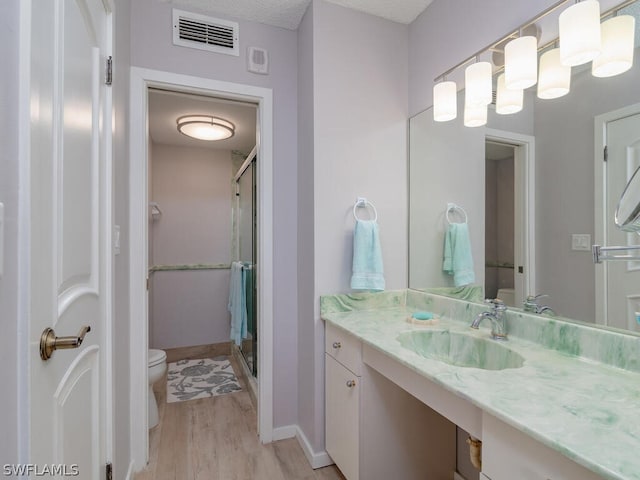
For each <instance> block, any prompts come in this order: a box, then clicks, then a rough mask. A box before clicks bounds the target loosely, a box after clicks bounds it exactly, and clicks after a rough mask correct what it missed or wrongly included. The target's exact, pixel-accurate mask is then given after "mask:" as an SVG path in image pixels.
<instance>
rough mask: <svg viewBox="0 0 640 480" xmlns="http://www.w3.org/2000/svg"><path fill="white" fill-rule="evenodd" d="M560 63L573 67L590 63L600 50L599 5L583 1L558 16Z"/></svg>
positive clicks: (589, 0) (587, 0)
mask: <svg viewBox="0 0 640 480" xmlns="http://www.w3.org/2000/svg"><path fill="white" fill-rule="evenodd" d="M559 26H560V61H561V62H562V64H563V65H565V66H568V67H573V66H575V65H582V64H583V63H587V62H590V61H591V60H593V59H594V58H596V57H597V56H598V55H600V50H601V48H602V47H601V35H600V3H599V2H598V1H597V0H584V1H582V2H579V3H576V4H574V5H572V6H570V7H569V8H567V9H566V10H565V11H564V12H562V13H561V14H560V19H559Z"/></svg>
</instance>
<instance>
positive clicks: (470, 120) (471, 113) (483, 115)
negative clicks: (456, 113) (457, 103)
mask: <svg viewBox="0 0 640 480" xmlns="http://www.w3.org/2000/svg"><path fill="white" fill-rule="evenodd" d="M486 124H487V106H486V105H476V106H469V105H465V106H464V126H465V127H481V126H482V125H486Z"/></svg>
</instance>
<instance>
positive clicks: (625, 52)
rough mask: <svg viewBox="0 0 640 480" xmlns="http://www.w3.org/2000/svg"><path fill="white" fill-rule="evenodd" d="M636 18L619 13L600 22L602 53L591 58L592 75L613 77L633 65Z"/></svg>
mask: <svg viewBox="0 0 640 480" xmlns="http://www.w3.org/2000/svg"><path fill="white" fill-rule="evenodd" d="M635 24H636V19H635V18H634V17H632V16H631V15H620V16H618V17H613V18H610V19H609V20H607V21H605V22H603V23H602V25H601V27H602V53H600V55H599V56H597V57H596V58H594V59H593V63H592V65H591V73H592V74H593V76H594V77H613V76H614V75H618V74H620V73H623V72H626V71H627V70H629V69H630V68H631V66H632V65H633V43H634V35H635Z"/></svg>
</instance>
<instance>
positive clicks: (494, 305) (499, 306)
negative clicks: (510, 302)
mask: <svg viewBox="0 0 640 480" xmlns="http://www.w3.org/2000/svg"><path fill="white" fill-rule="evenodd" d="M484 303H486V304H487V305H491V309H492V310H494V311H497V312H504V311H505V310H506V309H507V306H506V305H505V304H504V302H503V301H502V300H500V299H499V298H487V299H485V301H484Z"/></svg>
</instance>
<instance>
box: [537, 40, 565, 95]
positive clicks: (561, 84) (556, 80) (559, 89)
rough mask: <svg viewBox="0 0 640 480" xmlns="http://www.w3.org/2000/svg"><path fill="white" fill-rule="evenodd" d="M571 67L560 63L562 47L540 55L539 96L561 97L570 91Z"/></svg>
mask: <svg viewBox="0 0 640 480" xmlns="http://www.w3.org/2000/svg"><path fill="white" fill-rule="evenodd" d="M570 87H571V67H567V66H565V65H562V63H560V49H559V48H553V49H551V50H547V51H546V52H544V53H543V54H542V55H541V56H540V78H539V79H538V98H542V99H551V98H559V97H562V96H563V95H566V94H567V93H569V89H570Z"/></svg>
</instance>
